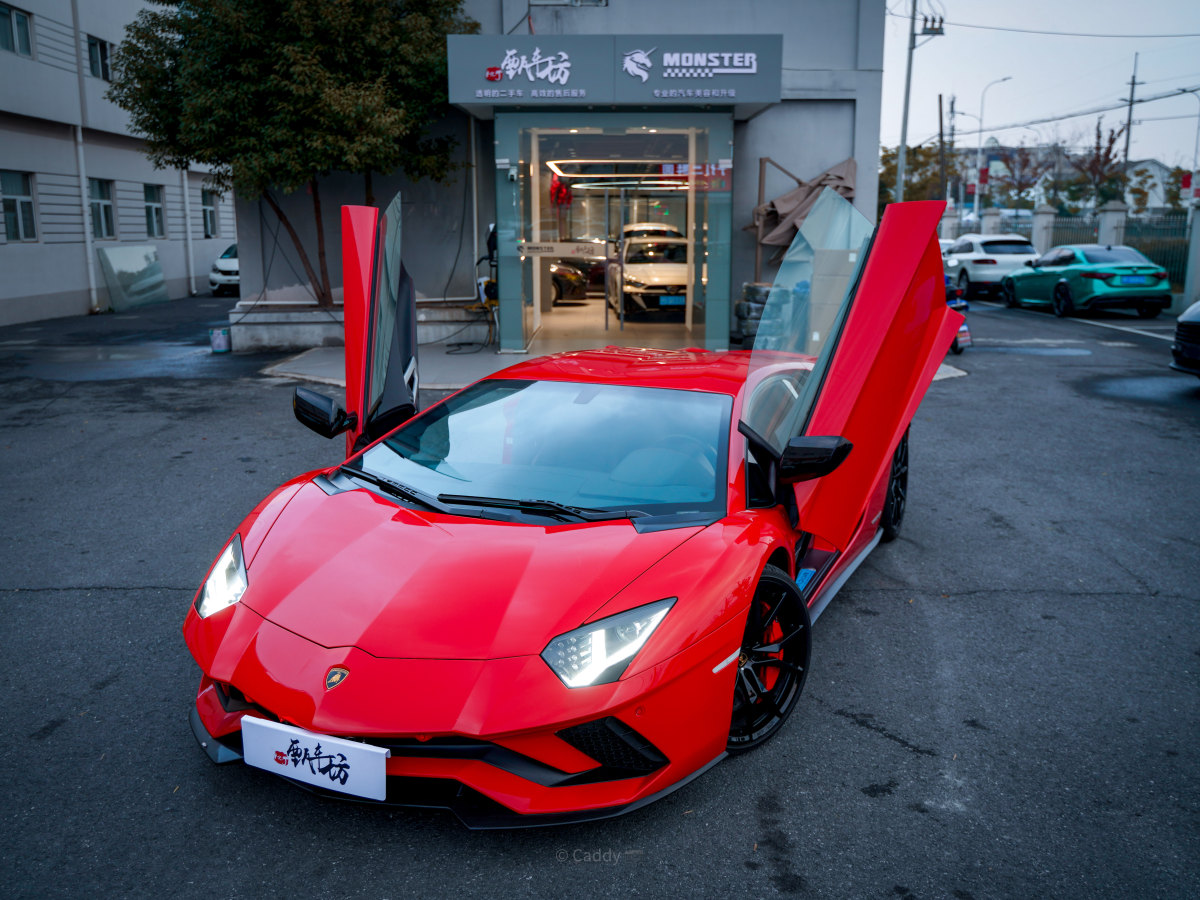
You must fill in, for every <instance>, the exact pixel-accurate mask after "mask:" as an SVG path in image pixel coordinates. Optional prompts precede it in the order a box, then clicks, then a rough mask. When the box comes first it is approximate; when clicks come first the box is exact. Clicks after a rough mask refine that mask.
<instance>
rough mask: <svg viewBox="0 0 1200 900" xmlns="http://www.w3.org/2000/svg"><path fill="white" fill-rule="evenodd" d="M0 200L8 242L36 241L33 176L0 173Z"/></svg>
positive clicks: (20, 173)
mask: <svg viewBox="0 0 1200 900" xmlns="http://www.w3.org/2000/svg"><path fill="white" fill-rule="evenodd" d="M0 199H2V201H3V207H4V234H5V237H7V238H8V240H10V241H36V240H37V225H36V222H35V220H34V215H33V176H32V175H30V174H29V173H27V172H5V171H0Z"/></svg>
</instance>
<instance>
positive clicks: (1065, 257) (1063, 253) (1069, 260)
mask: <svg viewBox="0 0 1200 900" xmlns="http://www.w3.org/2000/svg"><path fill="white" fill-rule="evenodd" d="M1074 264H1075V251H1074V250H1072V249H1070V248H1069V247H1068V248H1065V249H1062V250H1059V251H1058V253H1057V254H1056V255H1055V257H1054V261H1053V262H1051V263H1050V265H1052V266H1071V265H1074Z"/></svg>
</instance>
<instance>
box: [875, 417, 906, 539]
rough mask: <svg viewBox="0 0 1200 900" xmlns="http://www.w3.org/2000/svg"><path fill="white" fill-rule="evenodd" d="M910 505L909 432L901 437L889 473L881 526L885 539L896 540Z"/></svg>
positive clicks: (880, 518) (880, 520) (880, 519)
mask: <svg viewBox="0 0 1200 900" xmlns="http://www.w3.org/2000/svg"><path fill="white" fill-rule="evenodd" d="M907 505H908V432H907V431H905V432H904V437H902V438H900V443H899V445H898V446H897V447H896V452H895V453H893V454H892V469H891V472H890V473H889V474H888V486H887V496H886V497H885V498H884V501H883V514H882V515H880V517H879V527H880V528H882V529H883V538H882V540H883V541H885V542H886V541H894V540H895V539H896V536H897V535H898V534H900V525H901V524H902V523H903V522H904V509H905V507H906V506H907Z"/></svg>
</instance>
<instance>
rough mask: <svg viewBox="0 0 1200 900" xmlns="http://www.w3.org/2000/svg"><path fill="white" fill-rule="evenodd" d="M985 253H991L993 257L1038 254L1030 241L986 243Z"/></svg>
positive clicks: (984, 243) (984, 245) (984, 246)
mask: <svg viewBox="0 0 1200 900" xmlns="http://www.w3.org/2000/svg"><path fill="white" fill-rule="evenodd" d="M983 252H984V253H990V254H992V255H993V256H1005V255H1009V254H1011V255H1018V254H1026V255H1029V256H1032V255H1033V254H1035V253H1037V250H1035V249H1034V248H1033V244H1031V243H1029V241H1012V240H1008V241H984V242H983Z"/></svg>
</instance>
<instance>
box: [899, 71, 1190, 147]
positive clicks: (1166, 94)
mask: <svg viewBox="0 0 1200 900" xmlns="http://www.w3.org/2000/svg"><path fill="white" fill-rule="evenodd" d="M1197 91H1200V84H1195V85H1192V86H1191V87H1185V88H1176V89H1175V90H1173V91H1165V92H1163V93H1161V94H1152V95H1150V96H1149V97H1139V98H1137V99H1136V100H1134V101H1133V102H1134V105H1137V104H1139V103H1152V102H1154V101H1155V100H1166V99H1167V98H1168V97H1178V96H1179V95H1180V94H1194V93H1196V92H1197ZM1128 102H1129V101H1127V100H1121V101H1118V102H1117V103H1113V104H1110V105H1108V106H1093V107H1092V108H1091V109H1082V110H1080V111H1079V112H1073V113H1061V114H1059V115H1055V116H1045V117H1043V118H1041V119H1030V120H1029V121H1027V122H1011V123H1009V124H1007V125H995V126H988V127H987V128H974V129H970V130H968V131H966V132H963V133H964V134H980V133H981V132H984V133H986V132H994V131H1008V130H1009V129H1010V128H1024V127H1025V126H1026V125H1047V124H1049V123H1051V122H1058V121H1061V120H1062V119H1077V118H1079V117H1080V116H1094V115H1096V114H1097V113H1105V112H1111V111H1112V110H1114V109H1120V108H1121V107H1123V106H1126V105H1127V104H1128ZM1187 118H1191V117H1190V116H1188V117H1187ZM936 136H937V135H934V137H936ZM930 140H932V138H930ZM922 143H923V142H922Z"/></svg>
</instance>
